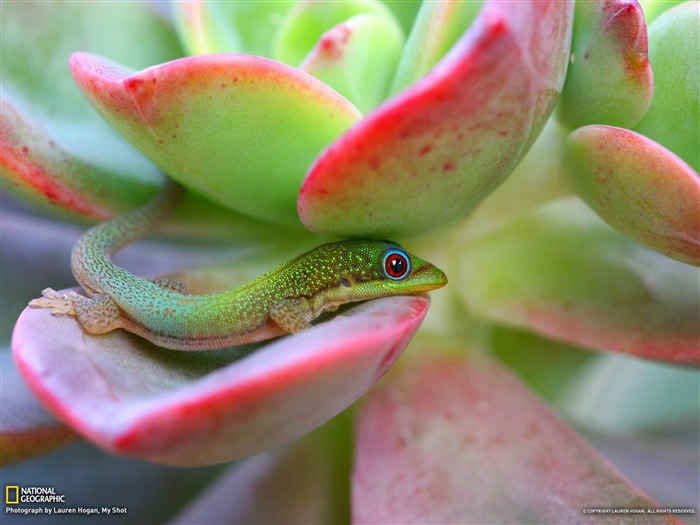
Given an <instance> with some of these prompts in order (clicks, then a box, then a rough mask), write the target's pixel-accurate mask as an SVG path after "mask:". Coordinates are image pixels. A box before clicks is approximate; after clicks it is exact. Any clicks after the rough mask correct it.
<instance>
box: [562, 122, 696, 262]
mask: <svg viewBox="0 0 700 525" xmlns="http://www.w3.org/2000/svg"><path fill="white" fill-rule="evenodd" d="M567 154H568V157H569V179H570V180H571V183H572V185H573V186H574V188H575V189H576V191H577V192H578V194H579V195H580V196H581V197H582V198H583V199H584V200H585V201H586V202H587V203H588V205H589V206H591V207H592V208H593V209H594V210H595V211H596V212H597V213H598V214H599V215H600V216H601V217H602V218H603V219H604V220H605V221H606V222H608V223H609V224H610V225H611V226H613V227H614V228H617V229H618V230H620V231H621V232H623V233H626V234H627V235H629V236H631V237H633V238H634V239H636V240H638V241H640V242H642V243H644V244H646V245H647V246H649V247H650V248H652V249H654V250H657V251H658V252H661V253H663V254H665V255H668V256H669V257H673V258H674V259H678V260H679V261H683V262H686V263H689V264H694V265H696V266H700V177H699V176H698V174H697V173H696V172H695V171H694V170H693V169H692V168H691V167H690V166H688V165H687V164H686V163H685V162H683V161H682V160H681V159H680V158H678V157H677V156H676V155H674V154H673V153H671V152H670V151H668V150H667V149H666V148H664V147H663V146H661V145H659V144H657V143H656V142H654V141H653V140H650V139H648V138H646V137H644V136H643V135H639V134H638V133H635V132H633V131H629V130H626V129H622V128H613V127H607V126H586V127H584V128H580V129H578V130H576V131H575V132H574V133H572V134H571V136H570V137H569V139H568V141H567Z"/></svg>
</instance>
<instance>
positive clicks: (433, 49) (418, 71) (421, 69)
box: [391, 0, 483, 95]
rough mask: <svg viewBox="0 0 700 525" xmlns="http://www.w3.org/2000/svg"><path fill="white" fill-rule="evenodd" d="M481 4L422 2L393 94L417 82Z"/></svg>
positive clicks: (479, 0) (453, 43)
mask: <svg viewBox="0 0 700 525" xmlns="http://www.w3.org/2000/svg"><path fill="white" fill-rule="evenodd" d="M482 3H483V2H482V1H481V0H476V1H472V2H463V1H459V0H445V1H441V2H423V3H422V4H421V6H420V9H419V10H418V13H417V15H416V19H415V21H414V23H413V26H412V27H411V32H410V34H409V37H408V40H407V42H406V46H405V47H404V50H403V53H402V54H401V61H400V62H399V67H398V69H397V71H396V75H395V76H394V81H393V84H392V87H391V94H392V95H395V94H397V93H398V92H400V91H402V90H404V89H406V88H407V87H408V86H410V85H411V84H413V83H414V82H416V81H418V80H419V79H420V78H422V77H423V76H425V75H426V74H427V73H428V72H429V71H430V70H431V69H432V68H433V67H434V66H435V64H437V63H438V62H439V61H440V59H441V58H442V57H443V56H444V55H445V54H446V53H447V51H449V49H450V48H451V47H452V46H453V45H455V43H456V42H457V40H459V38H460V37H461V36H462V34H464V32H465V31H466V30H467V28H468V27H469V25H470V24H471V23H472V22H473V21H474V19H475V18H476V15H477V13H478V12H479V9H480V8H481V5H482Z"/></svg>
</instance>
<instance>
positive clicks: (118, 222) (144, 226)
mask: <svg viewBox="0 0 700 525" xmlns="http://www.w3.org/2000/svg"><path fill="white" fill-rule="evenodd" d="M184 193H185V190H184V188H183V187H182V186H181V185H180V184H178V183H177V182H175V181H174V180H172V179H169V178H168V179H166V182H165V185H164V186H163V188H162V189H161V190H160V192H158V194H157V195H156V196H155V197H154V198H153V199H152V200H151V201H149V202H148V203H146V204H144V205H143V206H141V207H140V208H137V209H135V210H132V211H130V212H127V213H125V214H124V215H120V216H118V217H116V218H114V219H111V220H109V221H106V222H102V223H100V224H98V225H96V226H94V227H92V228H91V229H89V230H88V231H86V232H85V233H84V234H83V235H82V236H81V237H80V239H78V241H77V242H76V243H75V246H74V247H73V251H72V253H71V267H72V269H73V274H74V275H75V277H76V279H78V282H80V283H81V284H83V286H85V285H88V286H89V284H88V283H85V282H84V280H85V278H86V276H88V275H90V274H91V273H92V272H94V269H95V268H105V267H107V266H112V262H111V261H110V259H109V256H110V255H111V254H112V253H114V252H116V251H118V250H119V249H121V248H122V247H124V246H126V245H127V244H129V243H131V242H133V241H136V240H138V239H141V238H142V237H145V236H147V235H148V234H149V233H151V232H152V231H153V230H155V229H156V228H157V227H158V226H159V225H160V224H162V222H163V221H165V220H166V219H167V218H168V217H169V216H170V214H171V213H172V212H173V211H174V210H175V209H176V208H177V206H178V205H179V204H180V202H181V201H182V196H183V195H184Z"/></svg>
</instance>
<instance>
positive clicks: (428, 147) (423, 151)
mask: <svg viewBox="0 0 700 525" xmlns="http://www.w3.org/2000/svg"><path fill="white" fill-rule="evenodd" d="M432 149H433V147H432V146H431V145H430V144H427V145H425V146H423V147H422V148H421V149H420V151H419V152H418V156H419V157H422V156H423V155H426V154H428V153H430V152H431V151H432ZM414 173H415V172H414Z"/></svg>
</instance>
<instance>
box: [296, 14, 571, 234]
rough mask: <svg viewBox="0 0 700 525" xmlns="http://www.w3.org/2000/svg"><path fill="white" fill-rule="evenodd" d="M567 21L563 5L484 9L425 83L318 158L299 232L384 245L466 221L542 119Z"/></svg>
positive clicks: (557, 77)
mask: <svg viewBox="0 0 700 525" xmlns="http://www.w3.org/2000/svg"><path fill="white" fill-rule="evenodd" d="M571 14H572V6H571V5H569V4H566V3H561V2H557V3H554V4H551V5H549V4H548V5H547V6H545V5H544V4H543V3H541V2H532V3H530V2H521V3H517V4H514V5H513V6H511V4H509V6H508V8H507V9H506V8H505V7H504V6H501V5H500V4H498V3H489V4H487V8H485V9H484V10H483V11H482V14H481V16H480V17H479V18H478V19H477V21H476V22H475V24H474V25H473V26H472V27H471V28H470V30H469V32H468V33H467V34H466V35H465V36H464V37H463V38H462V39H461V40H460V41H459V42H458V43H457V44H456V45H455V47H454V48H453V49H452V50H451V51H450V52H449V53H448V55H447V56H446V57H445V58H444V59H443V60H442V61H441V62H440V63H439V64H438V65H437V66H435V68H434V69H433V70H432V71H431V72H430V73H429V74H428V75H427V76H426V77H424V78H423V79H421V80H420V81H419V82H418V83H417V84H415V85H414V86H413V87H411V88H410V89H408V90H407V91H405V92H403V93H401V94H399V95H397V96H396V97H394V98H393V99H391V100H389V101H388V102H386V103H385V104H384V105H382V106H380V107H379V108H377V110H375V111H374V112H372V113H371V114H370V115H369V116H367V118H365V119H364V120H362V121H361V122H359V123H358V124H357V125H355V126H354V127H352V128H351V129H350V130H349V131H348V132H347V133H345V134H344V135H342V136H341V137H340V138H339V139H338V140H337V141H335V142H334V143H333V144H331V146H330V147H329V148H327V149H326V150H325V151H324V152H323V154H322V155H321V156H320V157H319V158H317V159H316V162H315V164H314V165H313V166H312V167H311V170H310V171H309V173H308V174H307V176H306V178H305V180H304V183H303V185H302V188H301V193H300V195H299V203H298V209H299V215H300V217H301V219H302V221H303V222H304V224H305V225H306V226H307V227H308V228H309V229H311V230H313V231H316V232H322V233H325V234H328V235H336V236H362V237H367V236H371V237H392V236H395V235H406V234H415V233H417V232H421V231H426V230H429V229H431V228H434V227H436V226H438V225H441V224H444V223H445V222H448V221H455V220H457V219H459V218H462V217H464V216H465V215H466V214H467V213H469V212H470V211H471V210H472V209H473V208H474V207H475V206H476V205H477V204H478V203H479V202H481V201H482V200H483V199H484V198H485V197H486V196H487V195H488V194H490V193H491V192H492V191H493V190H494V189H495V188H496V187H497V186H498V185H499V184H500V183H501V182H502V181H503V180H504V179H505V177H506V176H507V175H508V174H509V173H510V172H511V171H512V170H513V169H514V167H515V166H516V164H517V161H518V159H519V158H520V157H521V156H522V155H523V154H524V152H525V149H526V148H527V147H528V146H529V144H530V143H531V142H532V141H534V138H535V137H536V136H537V134H538V133H539V131H540V129H541V126H542V125H543V124H544V121H545V120H546V118H547V116H548V115H549V112H550V111H551V107H552V105H553V103H554V101H555V100H556V96H557V94H558V89H560V88H561V84H562V83H563V77H564V72H565V68H566V53H567V52H568V41H567V39H566V37H567V36H568V34H569V33H568V32H569V29H570V22H571ZM530 22H532V23H534V24H535V26H534V27H533V26H532V25H530ZM536 53H540V54H539V55H536ZM530 54H532V56H531V55H530ZM524 55H527V57H528V60H525V59H524ZM534 56H536V57H537V59H536V60H535V59H534V58H533V57H534Z"/></svg>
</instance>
